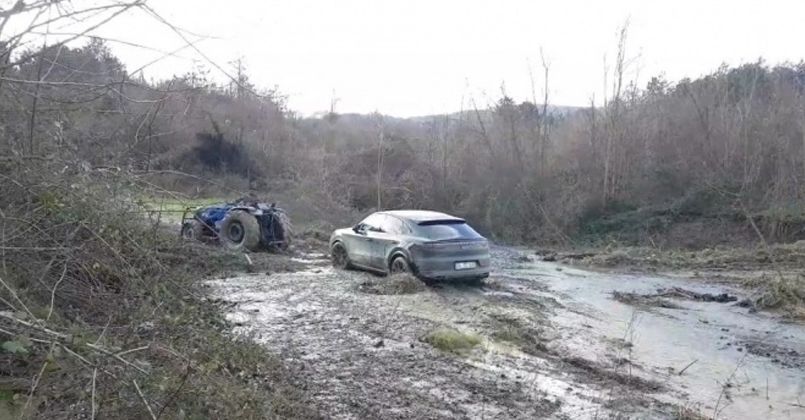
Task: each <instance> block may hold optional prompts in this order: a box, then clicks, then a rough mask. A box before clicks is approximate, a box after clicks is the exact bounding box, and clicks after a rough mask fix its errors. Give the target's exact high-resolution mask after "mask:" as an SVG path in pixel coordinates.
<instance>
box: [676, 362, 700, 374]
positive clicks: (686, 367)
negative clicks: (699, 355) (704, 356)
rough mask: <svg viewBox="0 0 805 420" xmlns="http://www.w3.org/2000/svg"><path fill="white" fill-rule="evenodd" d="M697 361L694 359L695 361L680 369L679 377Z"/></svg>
mask: <svg viewBox="0 0 805 420" xmlns="http://www.w3.org/2000/svg"><path fill="white" fill-rule="evenodd" d="M698 361H699V359H696V360H694V361H692V362H690V363H688V365H687V366H685V367H684V368H682V370H680V371H679V376H682V374H683V373H685V371H686V370H688V368H689V367H691V366H693V364H694V363H696V362H698Z"/></svg>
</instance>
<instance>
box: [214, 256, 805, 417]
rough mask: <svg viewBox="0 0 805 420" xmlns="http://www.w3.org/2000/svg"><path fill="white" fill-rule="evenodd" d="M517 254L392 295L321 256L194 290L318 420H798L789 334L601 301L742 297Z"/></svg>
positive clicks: (726, 308)
mask: <svg viewBox="0 0 805 420" xmlns="http://www.w3.org/2000/svg"><path fill="white" fill-rule="evenodd" d="M529 254H531V255H533V253H530V252H526V251H523V252H520V251H517V250H513V249H508V248H495V249H494V250H493V260H494V261H493V263H494V272H493V275H492V276H491V277H490V278H489V279H487V280H486V281H484V282H483V283H482V284H480V285H479V284H474V285H462V284H451V283H440V284H436V285H432V286H429V287H423V288H416V290H412V291H408V292H406V293H405V294H377V293H367V292H366V291H365V290H362V285H367V284H371V285H374V286H373V287H377V285H378V284H380V282H382V281H384V280H386V279H385V278H381V277H376V276H374V275H372V274H367V273H361V272H353V271H339V270H333V269H332V268H330V267H329V264H328V262H327V261H326V260H325V259H323V256H322V255H321V254H319V255H313V256H310V255H307V256H302V257H299V258H297V261H296V262H297V263H301V264H304V265H305V266H306V268H305V269H303V270H301V271H297V272H292V273H281V272H275V273H273V274H272V275H270V276H262V275H251V276H243V277H236V278H228V279H221V280H216V281H211V282H209V284H210V285H211V286H212V287H211V294H212V295H213V296H212V297H213V298H215V299H218V300H221V301H223V302H225V303H226V305H224V306H223V308H224V310H225V311H227V314H228V315H227V316H228V318H229V319H230V320H231V321H232V322H233V325H235V327H234V328H235V332H237V333H241V334H248V335H251V337H252V338H253V339H254V340H257V341H259V342H261V343H264V344H265V345H266V346H268V347H270V348H271V349H273V350H275V351H277V352H279V353H280V354H281V355H282V357H283V358H284V359H285V361H286V362H287V364H288V365H289V366H290V368H291V369H292V370H293V371H294V372H296V375H297V380H298V381H299V382H300V383H302V384H303V385H304V387H305V388H306V389H307V391H308V393H309V394H310V396H311V397H312V399H313V401H314V402H315V403H316V404H317V405H318V406H319V408H320V409H321V410H322V412H323V413H324V414H325V415H326V416H327V417H328V418H337V419H359V418H384V419H385V418H423V419H435V418H439V419H440V418H479V419H480V418H484V419H495V418H499V419H510V418H514V419H526V418H528V419H531V418H557V419H571V418H573V419H575V418H607V417H615V418H624V417H633V418H679V415H680V413H684V414H685V415H688V417H687V418H694V416H695V415H703V416H704V417H703V418H711V417H718V418H730V419H754V418H783V419H785V418H792V419H794V418H803V416H805V408H802V402H803V401H805V372H804V371H803V366H802V364H801V361H802V352H801V351H800V350H798V349H805V329H803V327H802V326H798V325H793V324H785V323H782V322H780V319H779V318H776V317H773V316H769V315H764V314H758V313H750V311H749V310H748V309H747V308H742V307H740V306H737V305H735V304H733V303H729V304H721V303H717V302H711V301H707V300H705V299H684V298H680V297H679V296H676V297H674V296H670V297H663V299H667V300H669V301H672V302H674V303H675V304H676V305H677V306H679V307H678V308H674V309H670V308H664V307H656V306H654V307H650V308H648V309H647V308H644V307H642V306H641V305H634V304H630V303H623V302H620V301H618V300H616V299H613V291H615V292H618V293H621V294H633V295H635V296H640V295H650V294H652V293H653V294H656V293H657V290H658V289H662V290H673V289H674V288H680V289H682V290H685V291H689V292H693V293H696V294H702V295H705V294H710V295H713V296H718V295H720V294H722V293H728V294H729V295H730V296H736V297H738V298H743V297H744V296H742V295H741V292H740V291H738V290H725V289H724V286H718V287H716V286H708V285H702V284H701V283H700V282H695V281H691V280H687V279H685V278H681V277H659V276H657V277H649V276H645V275H639V276H638V275H625V274H617V273H602V272H592V271H587V270H581V269H577V268H573V267H564V266H560V265H557V264H554V263H549V262H542V261H540V262H537V261H533V259H532V258H529V257H528V255H529ZM363 287H365V286H363ZM383 290H385V289H383ZM392 290H394V289H393V287H392ZM445 328H446V329H450V330H454V331H457V332H459V333H463V334H467V335H468V336H474V337H479V338H480V344H478V345H475V346H474V347H472V348H468V349H466V350H465V351H461V352H450V351H442V350H439V349H437V348H434V347H433V346H431V345H430V344H428V343H426V342H425V340H424V337H426V336H428V334H430V333H432V332H433V331H436V330H439V329H445ZM749 343H754V344H749ZM739 347H740V348H741V350H738V348H739ZM792 350H794V352H795V353H796V354H794V353H791V351H792ZM783 353H785V354H786V355H788V358H785V359H783V358H781V355H782V354H783ZM775 359H776V360H777V361H775ZM783 361H785V363H783Z"/></svg>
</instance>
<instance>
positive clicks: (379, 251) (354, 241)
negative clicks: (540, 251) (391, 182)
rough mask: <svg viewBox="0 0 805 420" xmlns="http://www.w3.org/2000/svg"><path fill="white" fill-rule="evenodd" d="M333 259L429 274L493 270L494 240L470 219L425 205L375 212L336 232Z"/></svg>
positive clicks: (479, 274) (477, 274) (472, 275)
mask: <svg viewBox="0 0 805 420" xmlns="http://www.w3.org/2000/svg"><path fill="white" fill-rule="evenodd" d="M330 254H331V255H332V258H333V265H335V266H336V267H339V268H344V269H346V268H360V269H365V270H370V271H375V272H380V273H398V272H410V273H412V274H415V275H417V276H419V277H421V278H426V279H454V278H466V279H478V278H484V277H488V276H489V271H490V267H489V260H490V257H489V243H488V242H487V240H486V238H484V237H483V236H481V235H480V234H478V232H476V231H475V230H474V229H473V228H472V227H470V225H468V224H467V222H466V221H464V220H463V219H460V218H458V217H454V216H450V215H448V214H444V213H439V212H434V211H423V210H395V211H382V212H377V213H373V214H372V215H370V216H369V217H367V218H366V219H364V220H363V221H361V222H360V223H358V224H357V225H355V226H353V227H351V228H345V229H338V230H336V231H335V232H333V234H332V236H331V237H330Z"/></svg>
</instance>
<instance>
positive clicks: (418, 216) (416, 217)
mask: <svg viewBox="0 0 805 420" xmlns="http://www.w3.org/2000/svg"><path fill="white" fill-rule="evenodd" d="M378 213H380V214H388V215H391V216H396V217H399V218H401V219H406V220H410V221H412V222H414V223H417V224H419V223H424V222H432V221H435V220H450V221H458V222H463V221H464V219H462V218H460V217H455V216H451V215H449V214H446V213H441V212H438V211H430V210H389V211H381V212H378Z"/></svg>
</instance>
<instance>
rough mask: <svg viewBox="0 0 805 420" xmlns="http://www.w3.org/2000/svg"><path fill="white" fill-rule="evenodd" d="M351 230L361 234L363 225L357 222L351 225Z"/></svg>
mask: <svg viewBox="0 0 805 420" xmlns="http://www.w3.org/2000/svg"><path fill="white" fill-rule="evenodd" d="M352 231H353V232H355V233H359V234H361V235H363V233H364V227H363V225H362V224H357V225H355V226H353V227H352Z"/></svg>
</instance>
